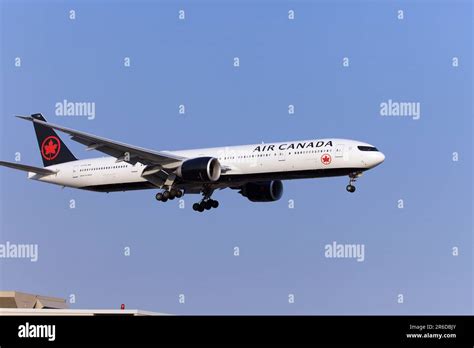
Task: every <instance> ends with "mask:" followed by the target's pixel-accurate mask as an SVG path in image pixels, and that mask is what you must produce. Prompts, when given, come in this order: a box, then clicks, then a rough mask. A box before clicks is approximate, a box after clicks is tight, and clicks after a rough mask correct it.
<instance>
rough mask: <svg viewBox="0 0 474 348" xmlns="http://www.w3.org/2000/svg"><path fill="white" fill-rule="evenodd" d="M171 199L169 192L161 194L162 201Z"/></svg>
mask: <svg viewBox="0 0 474 348" xmlns="http://www.w3.org/2000/svg"><path fill="white" fill-rule="evenodd" d="M170 198H171V194H170V191H165V192H163V199H166V200H168V199H170Z"/></svg>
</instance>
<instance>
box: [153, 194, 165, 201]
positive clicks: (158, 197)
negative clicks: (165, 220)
mask: <svg viewBox="0 0 474 348" xmlns="http://www.w3.org/2000/svg"><path fill="white" fill-rule="evenodd" d="M155 198H156V200H157V201H162V200H163V194H162V193H161V192H158V193H157V194H156V196H155Z"/></svg>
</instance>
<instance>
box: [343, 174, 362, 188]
mask: <svg viewBox="0 0 474 348" xmlns="http://www.w3.org/2000/svg"><path fill="white" fill-rule="evenodd" d="M361 175H362V172H357V173H351V174H349V185H347V186H346V190H347V192H350V193H353V192H355V190H356V187H355V186H354V185H353V184H354V183H355V182H356V180H357V178H358V177H360V176H361Z"/></svg>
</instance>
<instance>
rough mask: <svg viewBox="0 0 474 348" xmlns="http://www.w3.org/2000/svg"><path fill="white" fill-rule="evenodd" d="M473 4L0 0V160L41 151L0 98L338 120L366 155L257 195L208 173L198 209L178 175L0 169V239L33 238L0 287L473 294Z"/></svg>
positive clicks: (250, 131) (254, 298) (203, 301)
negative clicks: (59, 174)
mask: <svg viewBox="0 0 474 348" xmlns="http://www.w3.org/2000/svg"><path fill="white" fill-rule="evenodd" d="M181 9H183V10H184V11H185V14H186V19H185V20H179V19H178V11H179V10H181ZM290 9H292V10H294V11H295V19H294V20H289V19H288V11H289V10H290ZM70 10H74V11H75V13H76V18H75V19H74V20H71V19H70V18H69V14H70V13H69V11H70ZM398 10H403V14H404V18H403V19H402V20H400V19H398V18H397V15H398V12H397V11H398ZM472 14H473V12H472V3H471V2H469V1H429V2H428V1H397V2H395V1H380V2H375V1H313V2H310V1H276V2H271V1H227V2H220V1H179V2H176V1H156V2H152V1H80V2H79V1H68V2H66V1H5V0H3V1H1V16H2V17H1V18H2V20H1V45H2V47H1V51H0V52H1V54H0V59H1V89H0V91H1V93H0V98H1V100H0V107H1V111H2V112H1V118H0V120H1V122H0V134H1V159H2V160H7V161H14V160H15V154H16V153H17V152H19V153H20V154H21V163H24V164H32V165H38V166H39V165H41V158H40V154H39V151H38V149H37V143H36V139H35V136H34V132H33V129H32V126H31V124H28V123H26V122H23V121H20V120H18V119H16V118H14V117H13V115H15V114H31V113H35V112H42V113H43V114H44V115H45V117H46V118H47V119H48V120H49V121H51V122H54V123H58V124H62V125H65V126H67V127H71V128H76V129H79V130H83V131H86V132H90V133H93V134H97V135H101V136H105V137H108V138H112V139H116V140H119V141H124V142H128V143H131V144H135V145H139V146H144V147H147V148H154V149H158V150H173V149H176V150H177V149H186V148H194V147H210V146H225V145H237V144H247V143H259V142H261V141H265V142H272V141H285V140H290V139H311V138H326V137H341V138H350V139H357V140H361V141H364V142H368V143H370V144H374V145H375V146H377V147H378V148H379V149H380V150H381V151H383V152H384V153H385V155H386V160H385V162H384V163H383V164H382V165H381V166H380V167H378V168H376V169H374V170H372V171H369V172H367V173H365V174H364V176H363V177H362V178H361V179H360V180H359V181H358V182H357V192H356V193H354V194H348V193H347V192H346V191H345V186H346V184H347V181H348V180H347V178H345V177H343V178H330V179H314V180H300V181H291V182H285V183H284V189H285V192H284V195H283V197H282V199H281V200H280V201H278V202H275V203H261V204H258V203H251V202H249V201H247V200H246V199H245V198H244V197H242V196H240V195H238V194H237V193H236V192H235V191H227V190H225V191H221V192H217V193H216V194H215V198H217V199H219V201H220V202H221V206H220V207H219V209H214V210H212V211H209V212H206V213H203V214H197V213H196V212H194V211H192V209H191V205H192V203H194V202H195V201H197V200H198V197H197V196H192V195H188V196H185V197H184V201H185V205H186V208H185V209H180V208H179V206H178V202H177V201H176V200H175V201H172V202H168V203H167V204H163V203H158V202H156V201H155V199H154V194H155V191H153V190H146V191H140V192H126V193H115V194H112V193H111V194H100V193H93V192H83V191H79V190H72V189H61V188H59V187H56V186H52V185H47V184H41V183H38V182H32V181H28V180H26V178H25V175H24V173H21V172H16V171H13V170H9V169H2V170H0V190H1V191H0V194H1V200H0V214H1V215H0V228H1V230H0V242H1V243H5V242H6V241H9V242H11V243H27V244H30V243H34V244H38V247H39V259H38V261H37V262H30V261H29V260H26V259H20V260H18V259H0V289H2V290H19V291H25V292H31V293H39V294H44V295H52V296H60V297H65V298H68V297H69V295H70V294H74V295H75V298H76V302H75V303H73V304H71V307H72V308H119V307H120V304H121V303H125V304H126V306H127V308H140V309H146V310H153V311H162V312H169V313H189V314H213V313H216V314H460V313H470V314H472V312H473V310H472V309H473V308H472V303H473V283H472V279H473V278H472V268H473V259H472V227H473V224H472V115H473V108H472V92H473V91H472V42H473V37H472ZM17 57H19V58H20V59H21V66H20V67H16V66H15V59H16V58H17ZM125 57H130V62H131V66H130V67H124V64H123V63H124V58H125ZM234 57H239V59H240V67H238V68H235V67H234V66H233V59H234ZM344 57H348V58H349V66H348V67H344V66H343V64H342V62H343V58H344ZM453 57H457V58H458V62H459V65H458V66H457V67H453V64H452V63H453ZM64 99H67V100H69V101H76V102H82V101H86V102H94V103H95V105H96V117H95V119H93V120H88V119H87V118H86V117H61V116H56V115H55V104H56V103H57V102H61V101H63V100H64ZM389 99H391V100H393V101H400V102H417V103H420V106H421V117H420V119H419V120H413V119H412V118H410V117H383V116H381V115H380V103H382V102H387V101H388V100H389ZM180 104H184V105H185V107H186V113H185V114H184V115H180V114H179V113H178V106H179V105H180ZM289 104H292V105H295V114H294V115H289V114H288V105H289ZM62 137H63V139H64V140H65V141H66V142H67V144H68V146H69V147H70V149H71V150H72V151H73V153H74V154H75V155H76V157H78V158H87V157H88V156H96V157H99V156H101V154H100V153H93V152H85V151H84V148H83V147H82V146H81V145H79V144H76V143H74V142H72V141H70V140H69V139H68V138H67V137H66V136H64V135H62ZM453 152H457V153H458V156H459V160H458V161H453V160H452V157H453ZM71 199H74V200H75V202H76V207H75V208H74V209H70V207H69V205H70V200H71ZM400 199H402V200H403V202H404V208H403V209H399V208H398V207H397V205H398V201H399V200H400ZM289 200H293V201H294V208H293V209H290V208H289V203H288V202H289ZM333 241H336V242H338V243H357V244H364V245H365V260H364V262H356V261H355V260H354V259H328V258H325V257H324V246H325V245H326V244H330V243H332V242H333ZM236 246H237V247H239V248H240V256H237V257H236V256H234V255H233V252H234V247H236ZM124 247H130V248H131V249H130V250H131V255H130V256H124ZM453 247H457V248H458V249H459V255H458V256H453V255H452V248H453ZM179 294H184V295H185V303H184V304H180V303H179V302H178V296H179ZM289 294H294V296H295V303H292V304H290V303H289V302H288V295H289ZM399 294H403V297H404V302H403V303H397V296H398V295H399Z"/></svg>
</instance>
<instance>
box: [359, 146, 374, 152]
mask: <svg viewBox="0 0 474 348" xmlns="http://www.w3.org/2000/svg"><path fill="white" fill-rule="evenodd" d="M357 148H358V149H359V150H360V151H378V150H377V148H376V147H373V146H357Z"/></svg>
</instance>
